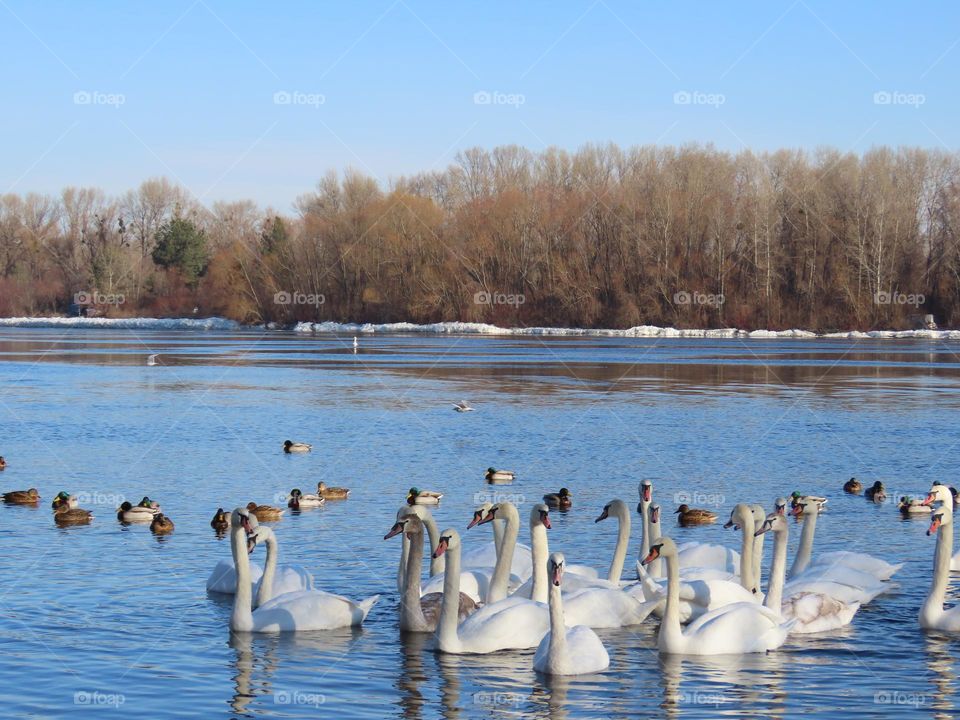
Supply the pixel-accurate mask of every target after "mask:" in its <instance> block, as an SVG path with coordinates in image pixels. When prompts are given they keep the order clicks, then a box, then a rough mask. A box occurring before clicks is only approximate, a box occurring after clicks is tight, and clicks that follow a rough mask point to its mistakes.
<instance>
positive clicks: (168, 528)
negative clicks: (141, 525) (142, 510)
mask: <svg viewBox="0 0 960 720" xmlns="http://www.w3.org/2000/svg"><path fill="white" fill-rule="evenodd" d="M150 531H151V532H152V533H153V534H154V535H169V534H170V533H172V532H173V520H171V519H170V518H168V517H167V516H166V515H164V514H163V513H157V514H156V515H154V516H153V522H151V523H150Z"/></svg>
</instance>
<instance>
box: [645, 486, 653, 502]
mask: <svg viewBox="0 0 960 720" xmlns="http://www.w3.org/2000/svg"><path fill="white" fill-rule="evenodd" d="M652 494H653V489H652V488H651V487H650V486H649V485H644V486H643V501H644V502H650V497H651V496H652Z"/></svg>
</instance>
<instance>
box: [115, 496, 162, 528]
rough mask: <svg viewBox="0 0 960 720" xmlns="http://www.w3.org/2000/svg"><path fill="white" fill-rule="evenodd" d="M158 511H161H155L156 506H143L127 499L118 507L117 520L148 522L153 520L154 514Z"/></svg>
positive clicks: (123, 521)
mask: <svg viewBox="0 0 960 720" xmlns="http://www.w3.org/2000/svg"><path fill="white" fill-rule="evenodd" d="M158 512H159V511H155V510H154V508H150V507H143V506H141V505H137V506H133V505H131V504H130V502H129V501H127V500H125V501H124V502H123V504H122V505H121V506H120V507H118V508H117V520H119V521H120V522H122V523H145V522H147V523H148V522H152V521H153V516H154V515H156V514H157V513H158Z"/></svg>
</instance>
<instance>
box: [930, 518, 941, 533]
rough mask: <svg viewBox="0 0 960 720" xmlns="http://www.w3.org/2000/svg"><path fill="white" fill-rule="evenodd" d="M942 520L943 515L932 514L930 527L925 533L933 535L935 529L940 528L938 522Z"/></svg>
mask: <svg viewBox="0 0 960 720" xmlns="http://www.w3.org/2000/svg"><path fill="white" fill-rule="evenodd" d="M942 520H943V515H934V516H933V520H932V521H931V522H930V529H929V530H927V535H933V534H934V533H935V532H937V530H939V529H940V523H941V521H942Z"/></svg>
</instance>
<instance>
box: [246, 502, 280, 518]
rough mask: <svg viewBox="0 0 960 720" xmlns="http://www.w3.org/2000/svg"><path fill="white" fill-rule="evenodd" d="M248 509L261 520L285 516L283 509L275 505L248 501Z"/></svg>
mask: <svg viewBox="0 0 960 720" xmlns="http://www.w3.org/2000/svg"><path fill="white" fill-rule="evenodd" d="M247 511H248V512H249V513H250V514H251V515H253V516H254V517H255V518H256V519H257V520H258V521H260V522H271V521H275V520H280V519H281V518H282V517H283V510H282V509H281V508H278V507H273V505H257V504H256V503H255V502H248V503H247Z"/></svg>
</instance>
